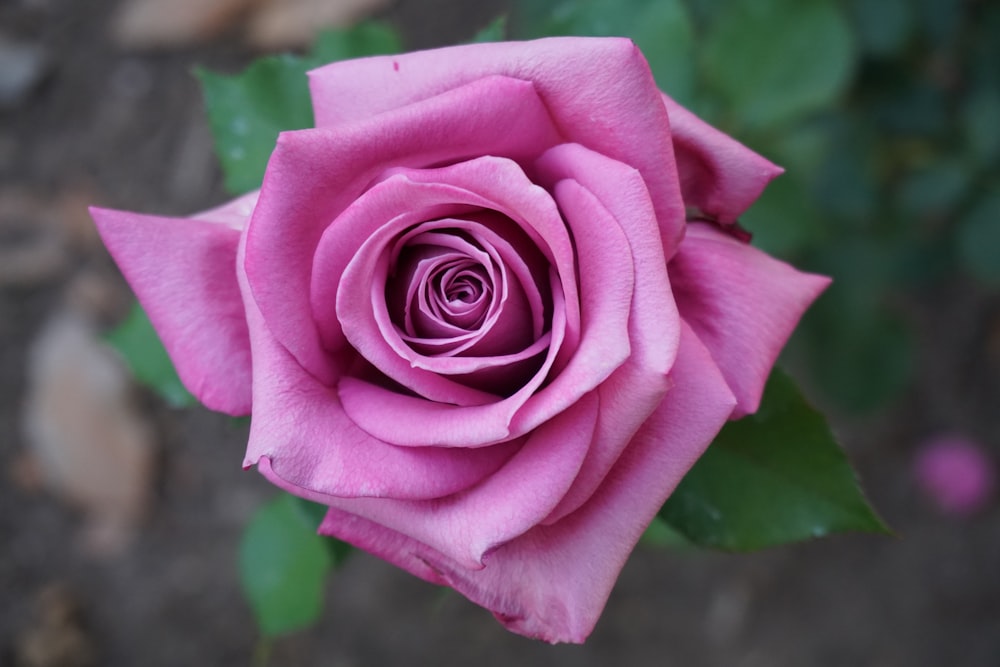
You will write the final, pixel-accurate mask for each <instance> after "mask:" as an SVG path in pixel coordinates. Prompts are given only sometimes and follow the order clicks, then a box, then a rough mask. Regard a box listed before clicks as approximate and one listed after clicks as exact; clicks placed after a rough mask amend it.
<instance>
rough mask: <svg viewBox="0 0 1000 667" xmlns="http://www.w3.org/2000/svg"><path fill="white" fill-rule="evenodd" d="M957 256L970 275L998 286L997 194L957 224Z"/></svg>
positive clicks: (999, 235) (999, 213) (999, 220)
mask: <svg viewBox="0 0 1000 667" xmlns="http://www.w3.org/2000/svg"><path fill="white" fill-rule="evenodd" d="M958 254H959V258H960V259H961V261H962V266H963V267H964V268H965V269H966V270H967V271H969V272H970V273H972V275H974V276H976V277H977V278H979V279H980V280H982V281H983V282H985V283H987V284H991V285H1000V192H993V193H991V194H989V195H987V196H986V197H984V198H982V199H981V200H979V201H978V202H977V203H976V204H975V205H974V206H973V208H972V210H971V211H969V212H968V213H967V214H966V215H965V216H964V217H963V218H962V219H961V221H959V225H958Z"/></svg>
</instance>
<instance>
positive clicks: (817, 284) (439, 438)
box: [93, 38, 828, 642]
mask: <svg viewBox="0 0 1000 667" xmlns="http://www.w3.org/2000/svg"><path fill="white" fill-rule="evenodd" d="M309 83H310V87H311V91H312V100H313V105H314V110H315V117H316V125H317V127H316V128H315V129H307V130H299V131H293V132H285V133H283V134H281V136H280V137H279V138H278V141H277V145H276V147H275V149H274V152H273V154H272V155H271V158H270V162H269V164H268V167H267V172H266V174H265V176H264V182H263V185H262V187H261V189H260V191H259V192H254V193H251V194H248V195H245V196H243V197H241V198H239V199H237V200H235V201H233V202H231V203H229V204H226V205H225V206H222V207H221V208H218V209H214V210H211V211H208V212H205V213H201V214H197V215H193V216H191V217H188V218H180V219H177V218H164V217H158V216H150V215H142V214H138V213H128V212H121V211H111V210H104V209H94V210H93V216H94V218H95V220H96V221H97V225H98V227H99V229H100V233H101V235H102V236H103V238H104V241H105V243H106V245H107V247H108V249H109V250H110V252H111V254H112V255H113V256H114V258H115V260H116V261H117V263H118V264H119V266H120V267H121V269H122V272H123V273H124V275H125V277H126V278H127V279H128V281H129V282H130V283H131V285H132V287H133V288H134V289H135V292H136V294H137V295H138V298H139V300H140V302H141V303H142V305H143V306H144V307H145V309H146V310H147V312H148V313H149V316H150V319H151V320H152V322H153V324H154V326H155V327H156V329H157V331H158V332H159V334H160V336H161V337H162V339H163V342H164V344H165V346H166V348H167V350H168V352H169V353H170V356H171V358H172V359H173V360H174V363H175V364H176V366H177V370H178V372H179V374H180V377H181V379H182V380H183V381H184V384H185V385H186V386H187V387H188V389H189V390H190V391H191V392H192V393H193V394H195V395H196V396H197V397H198V398H199V399H200V400H201V401H203V402H204V403H205V405H207V406H208V407H209V408H212V409H215V410H219V411H222V412H226V413H229V414H233V415H245V414H249V413H250V412H251V411H252V412H253V421H252V425H251V428H250V441H249V445H248V449H247V455H246V460H245V464H244V465H245V466H246V467H249V466H252V465H256V466H257V469H258V470H259V471H260V472H261V473H263V474H264V475H265V476H266V477H267V478H268V479H269V480H271V481H272V482H273V483H274V484H276V485H278V486H279V487H281V488H283V489H285V490H287V491H289V492H291V493H293V494H296V495H298V496H302V497H304V498H308V499H310V500H313V501H316V502H319V503H323V504H324V505H327V506H329V508H330V509H329V511H328V513H327V515H326V518H325V519H324V521H323V523H322V525H321V526H320V528H319V530H320V532H321V533H323V534H325V535H331V536H334V537H337V538H339V539H341V540H344V541H346V542H349V543H351V544H353V545H355V546H357V547H360V548H362V549H364V550H366V551H369V552H371V553H373V554H376V555H378V556H380V557H382V558H384V559H386V560H388V561H390V562H392V563H395V564H396V565H398V566H399V567H402V568H404V569H406V570H408V571H410V572H412V573H413V574H415V575H417V576H419V577H422V578H423V579H426V580H428V581H431V582H434V583H437V584H443V585H447V586H451V587H453V588H455V589H456V590H458V591H460V592H461V593H463V594H464V595H465V596H467V597H468V598H469V599H471V600H472V601H474V602H476V603H478V604H480V605H482V606H484V607H486V608H487V609H489V610H490V611H492V612H493V614H494V615H495V616H496V617H497V618H498V619H499V620H500V621H501V622H502V623H503V624H504V625H505V626H507V627H508V628H509V629H511V630H513V631H514V632H517V633H521V634H524V635H527V636H531V637H538V638H542V639H545V640H548V641H551V642H559V641H568V642H582V641H583V640H584V639H585V638H586V637H587V635H588V634H589V633H590V632H591V630H592V629H593V627H594V625H595V623H596V622H597V618H598V616H599V615H600V612H601V609H602V608H603V606H604V604H605V602H606V601H607V598H608V595H609V593H610V591H611V588H612V586H613V585H614V582H615V579H616V577H617V575H618V573H619V571H620V570H621V568H622V566H623V565H624V563H625V560H626V558H627V557H628V555H629V553H630V552H631V550H632V549H633V547H634V546H635V544H636V542H637V540H638V539H639V537H640V536H641V535H642V533H643V530H644V529H645V528H646V526H647V525H648V524H649V522H650V521H651V520H652V518H653V517H654V515H655V514H656V512H657V510H658V509H659V508H660V506H661V505H662V504H663V502H664V500H666V498H667V497H668V496H669V495H670V493H671V491H672V490H673V489H674V487H675V486H676V485H677V483H678V482H679V481H680V480H681V478H682V477H683V476H684V474H685V473H686V472H687V471H688V470H689V469H690V468H691V466H692V465H693V464H694V462H695V461H696V460H697V459H698V457H699V455H701V453H702V452H703V451H704V450H705V448H706V447H707V446H708V445H709V443H710V442H711V441H712V439H713V437H714V436H715V435H716V434H717V433H718V431H719V429H720V428H722V426H723V425H724V424H725V423H726V420H729V419H735V418H739V417H742V416H744V415H746V414H748V413H751V412H753V411H755V410H756V409H757V407H758V404H759V402H760V397H761V392H762V390H763V385H764V382H765V380H766V378H767V376H768V374H769V372H770V370H771V367H772V365H773V364H774V361H775V359H776V357H777V355H778V352H779V351H780V349H781V347H782V346H783V344H784V343H785V341H786V339H787V337H788V336H789V334H790V333H791V331H792V329H793V328H794V327H795V325H796V323H797V322H798V320H799V317H800V316H801V314H802V312H803V311H804V309H805V308H806V307H807V306H808V305H809V304H810V303H811V302H812V301H813V299H815V298H816V296H817V295H818V294H819V293H820V292H821V291H822V290H823V288H824V287H825V286H826V285H827V282H828V281H827V279H826V278H823V277H819V276H814V275H808V274H803V273H800V272H798V271H796V270H795V269H793V268H791V267H790V266H788V265H786V264H784V263H782V262H780V261H777V260H775V259H772V258H771V257H769V256H767V255H766V254H764V253H762V252H761V251H759V250H756V249H755V248H753V247H751V246H750V245H748V244H747V243H746V242H745V240H746V239H745V235H744V234H741V233H739V232H738V228H737V227H736V226H735V222H736V219H737V217H738V216H739V215H740V214H741V213H742V212H743V211H744V210H745V209H746V208H747V207H748V206H749V205H750V204H751V203H752V202H753V201H754V199H756V197H757V196H758V195H759V194H760V192H761V190H762V189H763V188H764V186H765V185H766V183H767V182H768V181H770V180H771V179H772V178H774V177H775V176H776V175H778V174H779V173H780V171H781V170H780V169H779V168H777V167H775V166H774V165H773V164H771V163H770V162H768V161H767V160H765V159H763V158H761V157H760V156H758V155H756V154H754V153H753V152H751V151H750V150H748V149H747V148H745V147H744V146H742V145H740V144H739V143H737V142H736V141H734V140H732V139H730V138H729V137H727V136H725V135H724V134H722V133H720V132H718V131H717V130H714V129H713V128H711V127H709V126H708V125H706V124H705V123H703V122H702V121H700V120H699V119H698V118H696V117H695V116H694V115H692V114H691V113H690V112H688V111H686V110H685V109H683V108H681V107H680V106H678V105H677V104H676V103H675V102H673V101H672V100H671V99H670V98H668V97H666V96H665V95H663V94H662V93H661V92H660V91H659V90H658V89H657V87H656V85H655V83H654V81H653V77H652V76H651V74H650V70H649V67H648V65H647V63H646V61H645V59H644V58H643V56H642V54H641V53H640V52H639V50H638V49H637V48H636V47H635V45H634V44H633V43H632V42H630V41H628V40H625V39H592V38H560V39H546V40H540V41H535V42H527V43H495V44H476V45H467V46H459V47H454V48H446V49H439V50H433V51H424V52H418V53H410V54H406V55H399V56H385V57H376V58H366V59H361V60H351V61H345V62H338V63H334V64H331V65H327V66H325V67H322V68H320V69H318V70H316V71H313V72H312V73H311V74H310V79H309Z"/></svg>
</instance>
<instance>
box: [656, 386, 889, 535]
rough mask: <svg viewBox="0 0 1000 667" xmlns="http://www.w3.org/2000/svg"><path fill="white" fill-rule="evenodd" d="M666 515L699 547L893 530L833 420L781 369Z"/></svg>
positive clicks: (685, 482)
mask: <svg viewBox="0 0 1000 667" xmlns="http://www.w3.org/2000/svg"><path fill="white" fill-rule="evenodd" d="M660 516H661V517H662V518H663V519H664V520H666V522H667V523H668V524H670V525H671V526H672V527H673V528H675V529H676V530H677V531H679V532H680V533H681V534H682V535H684V536H685V537H686V538H688V539H689V540H691V541H692V542H694V543H695V544H698V545H701V546H705V547H713V548H717V549H726V550H731V551H746V550H751V549H760V548H763V547H768V546H773V545H777V544H783V543H787V542H795V541H799V540H805V539H809V538H812V537H820V536H823V535H828V534H830V533H835V532H842V531H864V532H888V531H887V529H886V527H885V526H884V524H883V523H882V522H881V521H880V520H879V518H878V517H877V516H876V515H875V513H874V512H873V511H872V509H871V508H870V507H869V506H868V503H867V502H866V501H865V499H864V496H862V494H861V491H860V490H859V489H858V486H857V481H856V479H855V477H854V472H853V471H852V470H851V467H850V464H849V463H848V462H847V458H846V457H845V456H844V453H843V452H842V451H841V449H840V448H839V447H838V446H837V443H836V441H835V440H834V437H833V434H832V433H831V432H830V428H829V426H827V424H826V420H825V419H824V418H823V416H822V415H821V414H820V413H819V412H817V411H816V410H815V409H813V408H812V407H811V406H810V405H809V404H808V403H807V402H806V401H805V399H804V398H803V397H802V395H801V394H800V393H799V391H798V389H797V388H796V387H795V384H794V382H792V380H791V379H790V378H789V377H788V376H786V375H785V374H784V373H782V372H780V371H778V370H775V372H774V373H772V374H771V378H770V380H769V381H768V383H767V388H766V389H765V392H764V399H763V402H762V403H761V406H760V410H758V411H757V413H756V414H753V415H750V416H747V417H745V418H743V419H741V420H739V421H735V422H730V423H728V424H726V426H725V427H724V428H723V429H722V431H721V432H720V433H719V435H718V436H717V437H716V439H715V442H713V443H712V445H711V446H710V447H709V448H708V451H707V452H705V454H704V455H703V456H702V457H701V459H699V460H698V462H697V463H696V464H695V466H694V468H692V469H691V471H690V472H689V473H688V474H687V476H686V477H685V478H684V479H683V480H681V483H680V484H679V485H678V487H677V489H676V490H675V491H674V493H673V495H671V496H670V498H669V499H668V500H667V502H666V504H665V505H664V506H663V508H662V509H661V510H660Z"/></svg>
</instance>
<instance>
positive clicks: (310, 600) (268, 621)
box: [239, 494, 336, 637]
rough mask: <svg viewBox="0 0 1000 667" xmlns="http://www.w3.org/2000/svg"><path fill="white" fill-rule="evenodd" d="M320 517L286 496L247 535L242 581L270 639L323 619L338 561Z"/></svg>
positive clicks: (262, 513) (257, 518) (260, 514)
mask: <svg viewBox="0 0 1000 667" xmlns="http://www.w3.org/2000/svg"><path fill="white" fill-rule="evenodd" d="M314 518H315V517H314V516H312V515H311V514H310V513H309V511H308V510H304V509H303V506H302V505H301V504H300V501H298V500H297V499H296V498H294V497H293V496H290V495H288V494H282V495H280V496H278V497H277V498H275V499H274V500H272V501H271V502H269V503H267V504H266V505H264V506H263V507H261V508H260V509H259V510H258V511H257V513H256V514H255V515H254V517H253V519H252V520H251V521H250V523H249V525H248V526H247V527H246V530H245V532H244V533H243V540H242V542H241V543H240V555H239V560H240V579H241V582H242V584H243V592H244V593H245V594H246V596H247V599H248V600H249V601H250V605H251V607H252V608H253V612H254V616H255V617H256V618H257V624H258V625H259V626H260V630H261V632H262V633H263V634H264V635H265V636H268V637H273V636H276V635H281V634H286V633H289V632H293V631H295V630H301V629H302V628H305V627H307V626H309V625H311V624H312V623H314V622H315V621H316V620H317V619H318V618H319V616H320V613H321V611H322V607H323V583H324V581H325V579H326V575H327V573H328V572H329V571H330V569H331V568H332V567H333V566H334V564H335V562H336V561H335V557H334V555H333V553H331V551H330V548H329V546H328V545H327V544H326V542H327V538H324V537H322V536H320V535H317V534H316V524H315V523H314Z"/></svg>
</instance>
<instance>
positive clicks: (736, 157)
mask: <svg viewBox="0 0 1000 667" xmlns="http://www.w3.org/2000/svg"><path fill="white" fill-rule="evenodd" d="M663 104H664V105H665V106H666V108H667V113H668V114H669V115H670V132H671V136H672V139H673V142H674V155H675V156H676V159H677V171H678V173H680V179H681V191H682V192H683V193H684V203H685V204H686V205H687V206H689V207H693V208H695V209H697V210H698V211H700V212H701V213H704V214H707V215H709V216H711V217H713V218H715V219H716V220H718V221H719V222H721V223H723V224H729V223H733V222H736V219H737V218H738V217H740V215H742V214H743V212H744V211H745V210H747V209H748V208H749V207H750V204H752V203H754V201H755V200H756V199H757V197H759V196H760V193H761V192H763V191H764V186H766V185H767V184H768V183H770V182H771V180H772V179H773V178H774V177H776V176H778V175H779V174H781V172H782V171H784V170H783V169H782V168H781V167H779V166H777V165H775V164H772V163H771V162H770V161H768V160H765V159H764V158H762V157H761V156H760V155H757V154H756V153H754V152H753V151H752V150H750V149H749V148H747V147H746V146H744V145H743V144H741V143H740V142H738V141H736V140H735V139H733V138H732V137H730V136H728V135H726V134H724V133H722V132H719V131H718V130H717V129H715V128H714V127H712V126H711V125H709V124H708V123H706V122H704V121H703V120H701V119H700V118H698V117H697V116H695V115H694V114H693V113H691V112H690V111H688V110H687V109H685V108H684V107H682V106H681V105H679V104H677V102H674V101H673V100H672V99H670V98H669V97H667V96H666V95H664V96H663Z"/></svg>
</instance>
